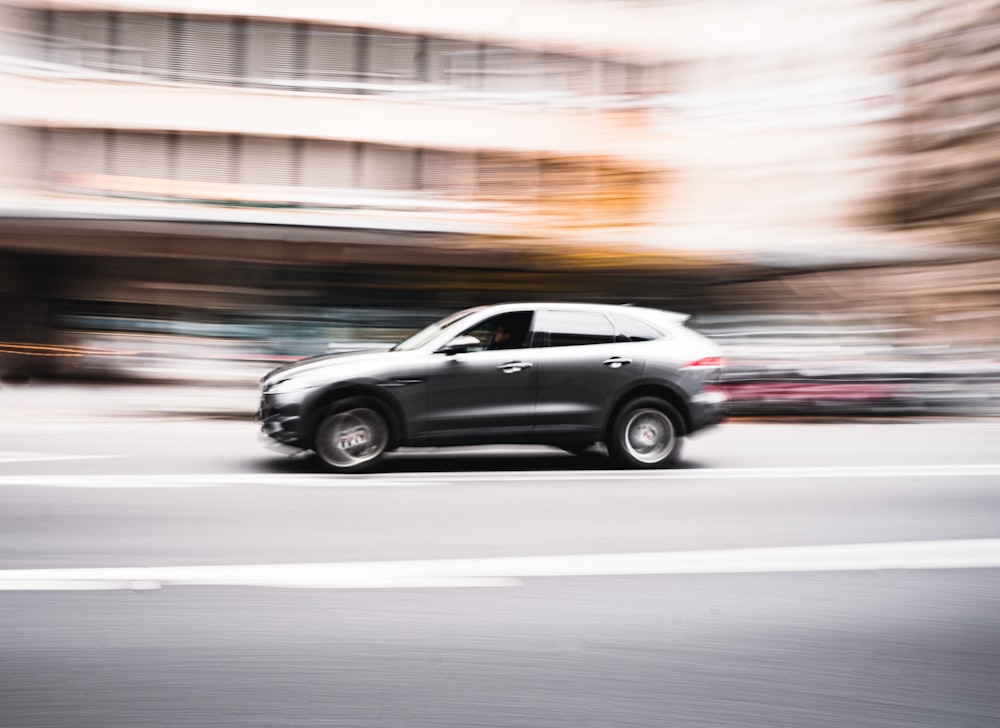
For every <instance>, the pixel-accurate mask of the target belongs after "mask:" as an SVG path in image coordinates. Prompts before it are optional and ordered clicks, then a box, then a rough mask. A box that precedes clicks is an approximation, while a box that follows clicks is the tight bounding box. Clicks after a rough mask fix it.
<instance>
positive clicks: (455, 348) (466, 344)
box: [438, 336, 483, 356]
mask: <svg viewBox="0 0 1000 728" xmlns="http://www.w3.org/2000/svg"><path fill="white" fill-rule="evenodd" d="M482 345H483V343H482V342H481V341H480V340H479V339H477V338H476V337H475V336H456V337H455V338H454V339H452V340H451V341H449V342H448V343H447V344H445V345H444V346H442V347H441V348H440V349H438V353H439V354H447V355H448V356H452V355H454V354H464V353H465V352H467V351H468V350H469V349H471V348H473V347H475V346H482Z"/></svg>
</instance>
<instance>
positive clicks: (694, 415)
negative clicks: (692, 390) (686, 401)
mask: <svg viewBox="0 0 1000 728" xmlns="http://www.w3.org/2000/svg"><path fill="white" fill-rule="evenodd" d="M728 402H729V398H728V397H727V396H726V393H725V392H724V391H722V390H721V389H710V390H708V391H705V392H701V393H699V394H696V395H695V396H694V397H692V398H691V430H690V431H691V432H697V431H698V430H703V429H705V428H706V427H712V426H713V425H717V424H719V423H720V422H722V421H723V420H725V419H726V415H727V412H728Z"/></svg>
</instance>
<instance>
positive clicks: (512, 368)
mask: <svg viewBox="0 0 1000 728" xmlns="http://www.w3.org/2000/svg"><path fill="white" fill-rule="evenodd" d="M532 366H533V364H532V363H531V362H530V361H509V362H507V363H506V364H501V365H500V366H498V367H497V369H498V370H499V371H501V372H503V373H504V374H514V373H515V372H519V371H521V370H522V369H530V368H531V367H532Z"/></svg>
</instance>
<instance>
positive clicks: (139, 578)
mask: <svg viewBox="0 0 1000 728" xmlns="http://www.w3.org/2000/svg"><path fill="white" fill-rule="evenodd" d="M982 568H1000V538H986V539H966V540H953V541H904V542H896V543H863V544H836V545H825V546H781V547H772V548H748V549H720V550H712V551H665V552H652V553H627V554H579V555H567V556H514V557H499V558H477V559H432V560H421V561H368V562H332V563H314V564H309V563H305V564H302V563H299V564H239V565H228V566H154V567H117V568H75V569H11V570H4V571H0V591H3V590H18V591H23V590H32V589H35V590H52V589H56V590H62V589H88V588H93V589H156V588H160V587H163V586H244V587H247V586H253V587H278V588H297V589H302V588H313V589H384V588H423V587H466V586H513V585H516V584H518V583H520V580H521V579H525V578H531V577H571V576H577V577H579V576H637V575H666V574H761V573H791V572H829V571H881V570H887V569H982Z"/></svg>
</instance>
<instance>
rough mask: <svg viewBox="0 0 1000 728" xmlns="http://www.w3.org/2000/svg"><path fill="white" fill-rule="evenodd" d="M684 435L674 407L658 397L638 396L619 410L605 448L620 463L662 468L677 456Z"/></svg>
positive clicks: (670, 463)
mask: <svg viewBox="0 0 1000 728" xmlns="http://www.w3.org/2000/svg"><path fill="white" fill-rule="evenodd" d="M683 435H684V425H683V421H682V420H681V417H680V415H679V414H678V413H677V410H675V409H674V408H673V407H672V406H671V405H670V404H669V403H667V402H665V401H663V400H662V399H659V398H657V397H641V398H639V399H634V400H632V401H631V402H629V403H628V404H626V405H625V406H624V407H622V408H621V410H620V411H619V412H618V414H617V416H616V417H615V420H614V422H613V423H612V425H611V432H610V433H609V437H608V450H610V452H611V455H612V457H613V458H614V459H615V460H616V461H617V462H618V464H619V465H621V466H622V467H626V468H664V467H667V466H669V465H673V464H675V463H676V462H677V461H678V460H679V459H680V454H681V443H682V439H681V438H682V437H683Z"/></svg>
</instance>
